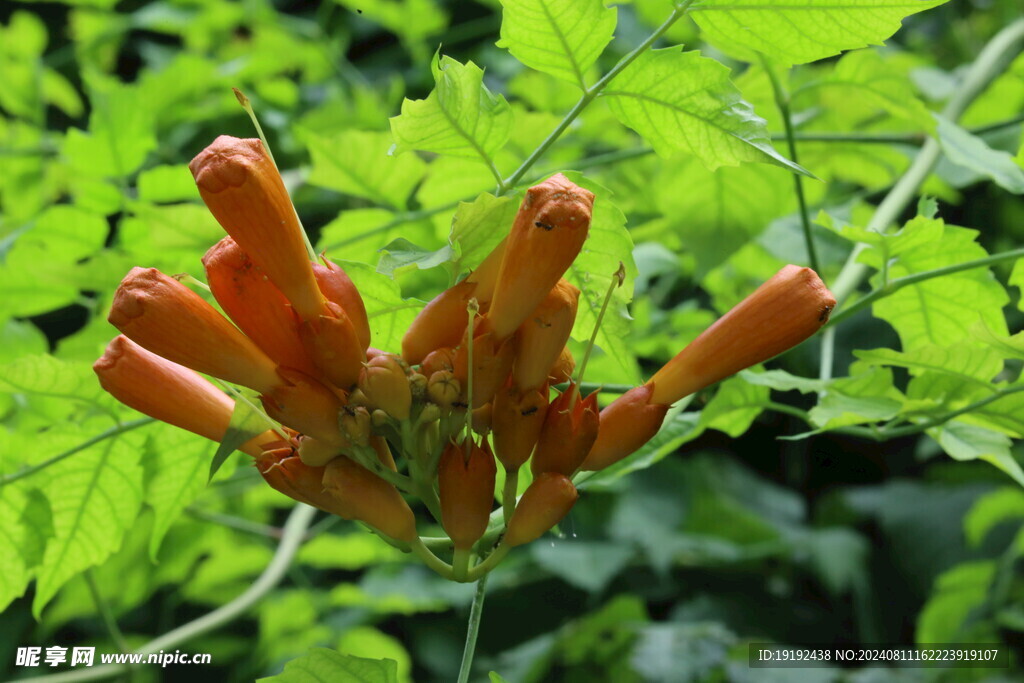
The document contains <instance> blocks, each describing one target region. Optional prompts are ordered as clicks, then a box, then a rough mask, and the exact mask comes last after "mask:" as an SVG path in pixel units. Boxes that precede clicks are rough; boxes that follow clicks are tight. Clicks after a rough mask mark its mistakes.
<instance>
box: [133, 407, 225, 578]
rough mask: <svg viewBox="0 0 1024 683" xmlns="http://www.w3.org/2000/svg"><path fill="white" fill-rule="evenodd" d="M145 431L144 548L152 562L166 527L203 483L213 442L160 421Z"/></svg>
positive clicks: (164, 534)
mask: <svg viewBox="0 0 1024 683" xmlns="http://www.w3.org/2000/svg"><path fill="white" fill-rule="evenodd" d="M148 431H149V434H148V436H149V439H148V442H147V444H146V460H145V462H144V463H143V466H144V467H145V470H146V481H145V492H146V493H145V502H146V504H147V505H148V506H149V507H150V508H152V510H153V528H152V531H151V532H150V534H149V540H148V544H149V550H148V552H149V558H150V559H151V560H152V561H154V562H156V558H157V553H158V552H159V551H160V545H161V544H162V543H163V540H164V536H166V535H167V531H168V529H170V527H171V525H172V524H173V523H174V522H175V521H176V520H177V519H178V517H179V516H180V515H181V513H182V511H183V510H184V509H185V508H186V507H187V506H188V505H190V504H191V503H192V501H194V500H195V499H196V497H197V496H198V495H199V494H200V493H202V491H203V488H204V487H205V486H206V482H207V472H208V471H209V466H208V464H207V463H208V461H209V457H210V451H211V450H213V444H212V443H211V442H210V441H208V440H207V439H204V438H203V437H201V436H196V435H195V434H191V433H189V432H186V431H185V430H183V429H178V428H177V427H172V426H170V425H166V424H162V423H158V424H155V425H154V426H153V427H152V428H150V429H149V430H148Z"/></svg>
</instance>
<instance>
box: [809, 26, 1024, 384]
mask: <svg viewBox="0 0 1024 683" xmlns="http://www.w3.org/2000/svg"><path fill="white" fill-rule="evenodd" d="M1022 42H1024V19H1018V20H1017V21H1015V22H1013V23H1012V24H1010V25H1008V26H1006V27H1005V28H1004V29H1003V30H1002V31H1000V32H999V33H997V34H996V35H995V36H994V37H993V38H992V39H991V40H990V41H989V42H988V44H986V45H985V47H984V48H983V49H982V51H981V53H980V54H979V55H978V58H977V59H976V60H975V61H974V63H973V64H972V65H971V67H970V69H969V70H968V71H967V75H966V76H965V77H964V80H963V81H962V82H961V85H960V87H959V88H958V90H957V92H956V93H955V94H954V95H953V97H952V98H951V99H950V100H949V102H948V103H947V104H946V107H945V108H944V109H943V110H942V115H943V116H944V117H946V118H947V119H949V120H950V121H954V122H956V121H957V120H959V118H960V116H961V115H962V114H963V113H964V111H966V109H967V107H968V106H969V105H970V104H971V102H973V101H974V99H975V98H976V97H977V96H978V95H979V94H981V92H982V91H983V90H984V89H985V88H986V87H988V85H989V84H990V83H991V82H992V81H993V80H994V79H995V78H996V77H997V76H998V75H999V74H1000V73H1001V72H1002V71H1003V69H1004V68H1005V65H1006V62H1008V61H1009V60H1010V59H1012V58H1013V56H1014V55H1016V54H1017V52H1019V51H1020V44H1021V43H1022ZM940 156H941V149H940V147H939V143H938V142H937V141H936V140H935V139H934V138H929V140H928V141H927V142H925V144H924V146H923V147H922V148H921V151H920V152H919V153H918V155H917V157H916V158H915V159H914V162H913V163H912V164H911V165H910V168H909V169H907V172H906V173H904V174H903V176H902V177H900V179H899V180H898V181H897V182H896V184H895V185H894V186H893V188H892V189H891V190H890V191H889V193H888V194H887V195H886V196H885V199H883V200H882V202H881V203H880V204H879V205H878V208H877V209H876V210H875V213H874V215H873V216H872V217H871V221H870V222H869V223H868V225H867V228H868V229H869V230H874V231H876V232H882V231H883V230H885V229H887V228H888V227H889V225H891V224H892V223H893V222H894V221H895V220H896V219H897V218H898V217H899V215H900V214H901V213H902V212H903V210H904V209H905V208H906V207H907V205H908V204H910V202H911V201H912V200H913V198H914V195H915V194H916V193H917V190H918V188H920V186H921V184H922V183H924V181H925V179H926V178H927V177H928V175H929V174H930V173H931V172H932V169H934V168H935V165H936V164H937V163H938V161H939V157H940ZM864 249H865V246H864V245H858V246H857V247H855V248H854V249H853V251H851V252H850V255H849V257H847V259H846V263H845V264H844V265H843V268H842V270H841V271H840V273H839V276H838V277H837V278H836V280H835V282H833V284H832V293H833V294H834V295H835V297H836V302H837V304H838V305H842V303H843V302H844V301H845V300H846V299H847V298H848V297H849V296H850V294H852V293H853V292H854V291H855V290H856V289H857V288H858V287H859V286H860V284H861V282H863V281H864V279H865V278H867V276H868V273H869V272H870V268H869V267H868V266H866V265H864V264H863V263H859V262H858V257H859V256H860V254H861V252H862V251H863V250H864ZM840 313H841V311H840ZM836 317H840V316H836ZM834 340H835V335H834V334H825V335H823V336H822V344H823V345H825V344H828V345H832V344H833V343H834ZM821 357H822V365H821V372H820V375H821V376H822V377H826V376H829V377H830V376H831V375H832V368H831V367H825V365H824V361H825V360H826V359H829V360H831V358H832V353H826V352H825V349H822V354H821Z"/></svg>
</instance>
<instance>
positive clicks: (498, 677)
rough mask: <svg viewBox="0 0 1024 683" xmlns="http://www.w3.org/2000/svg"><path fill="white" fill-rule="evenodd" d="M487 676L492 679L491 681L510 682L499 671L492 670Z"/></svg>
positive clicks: (498, 682) (497, 682)
mask: <svg viewBox="0 0 1024 683" xmlns="http://www.w3.org/2000/svg"><path fill="white" fill-rule="evenodd" d="M487 676H488V677H489V678H490V679H491V683H508V681H506V680H505V679H504V678H502V677H501V675H500V674H499V673H498V672H497V671H491V672H489V673H488V674H487Z"/></svg>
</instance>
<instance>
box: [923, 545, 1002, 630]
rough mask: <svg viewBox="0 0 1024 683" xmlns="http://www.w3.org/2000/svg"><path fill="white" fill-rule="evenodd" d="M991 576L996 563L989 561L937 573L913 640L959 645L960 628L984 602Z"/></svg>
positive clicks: (993, 573)
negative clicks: (938, 574)
mask: <svg viewBox="0 0 1024 683" xmlns="http://www.w3.org/2000/svg"><path fill="white" fill-rule="evenodd" d="M995 574H996V563H995V562H993V561H991V560H985V561H980V562H964V563H962V564H958V565H957V566H955V567H953V568H952V569H950V570H948V571H946V572H944V573H943V574H941V575H940V576H939V577H938V579H936V581H935V588H934V590H933V591H932V595H931V597H930V598H929V599H928V602H927V603H925V605H924V607H923V608H922V609H921V614H920V616H919V617H918V620H917V630H916V633H915V635H914V639H915V640H916V641H917V642H918V643H922V644H924V643H958V642H961V640H963V638H962V636H961V633H962V632H961V629H962V627H963V626H964V624H965V622H966V621H967V620H968V618H969V616H970V614H971V612H973V611H974V610H975V609H976V608H977V607H979V606H980V605H982V604H983V603H984V602H985V601H986V600H987V598H988V592H989V586H990V585H991V584H992V579H993V578H994V577H995ZM976 642H977V641H976Z"/></svg>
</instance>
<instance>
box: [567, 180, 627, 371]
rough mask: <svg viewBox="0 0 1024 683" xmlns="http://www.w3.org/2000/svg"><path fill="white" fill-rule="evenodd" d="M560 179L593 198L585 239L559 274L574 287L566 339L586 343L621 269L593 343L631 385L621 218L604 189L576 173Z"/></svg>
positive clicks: (625, 239) (609, 193)
mask: <svg viewBox="0 0 1024 683" xmlns="http://www.w3.org/2000/svg"><path fill="white" fill-rule="evenodd" d="M565 176H566V177H567V178H569V180H571V181H572V182H574V183H576V184H577V185H579V186H580V187H583V188H585V189H587V190H590V191H591V192H593V193H594V195H595V199H594V211H593V215H592V217H591V221H590V232H589V233H588V236H587V240H586V242H584V243H583V249H582V250H581V251H580V254H579V256H577V257H576V260H575V261H573V263H572V265H570V266H569V269H568V270H567V271H566V274H565V278H566V279H567V280H568V281H569V282H571V283H572V284H574V285H575V286H576V287H578V288H579V289H580V302H579V308H578V309H577V313H576V323H575V325H574V326H573V330H572V337H573V339H576V340H578V341H584V340H589V339H590V336H591V334H593V331H594V326H595V325H596V324H597V316H598V314H599V313H600V311H601V307H602V306H603V305H604V300H605V296H606V295H607V294H608V287H609V286H610V285H611V283H612V278H613V276H614V275H615V272H616V271H617V270H618V269H619V264H620V263H621V264H622V265H624V266H625V270H626V277H625V280H624V281H623V283H622V285H621V286H619V287H617V288H616V289H615V292H614V294H613V295H612V301H611V303H610V304H609V305H608V311H607V312H606V313H605V316H604V320H603V321H602V323H601V329H600V330H599V332H598V334H597V341H596V345H597V346H598V347H599V348H600V349H601V350H602V351H603V352H604V353H605V355H606V356H608V358H609V359H610V360H612V361H613V362H614V363H615V365H616V366H617V367H618V368H619V369H620V370H621V371H622V373H623V376H625V377H628V378H630V379H631V380H632V381H637V380H638V379H639V377H638V375H639V373H638V368H637V362H636V357H635V355H634V354H633V352H632V350H631V349H630V348H629V345H628V344H627V343H626V338H627V337H628V335H629V320H630V318H629V314H628V312H627V311H626V305H627V304H628V303H629V302H630V301H631V300H632V298H633V280H634V279H635V278H636V274H637V270H636V263H635V262H634V260H633V240H632V238H631V237H630V236H629V231H628V230H627V229H626V217H625V216H624V215H623V213H622V211H620V210H619V208H618V207H617V206H615V204H613V203H612V201H611V197H612V193H611V192H610V191H609V190H608V189H607V188H606V187H604V186H602V185H599V184H598V183H596V182H594V181H592V180H590V179H588V178H584V177H583V176H582V175H580V174H579V173H574V172H569V173H566V174H565Z"/></svg>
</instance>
